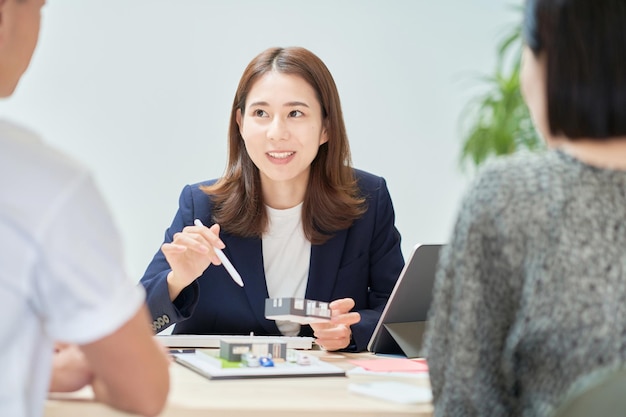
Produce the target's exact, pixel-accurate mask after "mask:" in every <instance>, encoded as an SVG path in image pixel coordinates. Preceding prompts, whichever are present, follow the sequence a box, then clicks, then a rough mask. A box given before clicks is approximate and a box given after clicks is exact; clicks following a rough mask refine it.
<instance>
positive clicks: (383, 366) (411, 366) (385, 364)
mask: <svg viewBox="0 0 626 417" xmlns="http://www.w3.org/2000/svg"><path fill="white" fill-rule="evenodd" d="M350 363H352V364H354V365H356V366H360V367H361V368H363V369H365V370H367V371H376V372H428V364H427V363H426V361H425V360H424V359H406V358H385V359H362V360H352V361H350Z"/></svg>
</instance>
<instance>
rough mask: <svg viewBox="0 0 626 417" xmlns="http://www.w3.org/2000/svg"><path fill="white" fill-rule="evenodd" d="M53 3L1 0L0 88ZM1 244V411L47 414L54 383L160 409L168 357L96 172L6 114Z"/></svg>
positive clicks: (0, 175)
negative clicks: (132, 273) (126, 263)
mask: <svg viewBox="0 0 626 417" xmlns="http://www.w3.org/2000/svg"><path fill="white" fill-rule="evenodd" d="M44 3H45V1H44V0H0V96H1V97H8V96H10V95H12V94H13V91H14V90H15V88H16V86H17V84H18V82H19V79H20V77H21V75H22V74H23V73H24V71H25V70H26V68H27V67H28V64H29V62H30V59H31V56H32V53H33V51H34V48H35V46H36V44H37V39H38V36H39V25H40V20H41V8H42V7H43V5H44ZM0 249H1V250H0V265H1V266H2V267H1V268H0V302H2V307H3V310H4V312H5V313H4V320H3V324H2V326H0V368H1V369H2V372H0V416H3V417H4V416H6V417H9V416H10V417H36V416H41V415H42V413H43V407H44V401H45V398H46V395H47V392H48V390H50V391H72V390H76V389H79V388H81V387H84V386H86V385H88V384H91V386H92V387H93V391H94V394H95V397H96V399H97V400H99V401H102V402H104V403H106V404H109V405H110V406H112V407H115V408H117V409H120V410H124V411H129V412H134V413H139V414H142V415H147V416H153V415H157V414H158V413H160V412H161V410H162V409H163V407H164V404H165V402H166V400H167V394H168V391H169V370H168V366H169V361H168V359H167V356H166V354H165V352H164V350H163V348H162V347H161V346H160V345H159V344H158V342H157V341H155V340H154V338H153V337H152V332H151V330H150V328H149V322H148V320H149V319H148V314H147V309H146V307H145V305H144V299H145V293H144V291H143V289H142V287H141V286H139V285H137V284H135V283H133V282H132V280H130V279H129V277H128V276H127V274H126V273H125V269H124V262H123V256H122V250H121V248H120V238H119V236H118V234H117V232H116V228H115V226H114V224H113V222H112V218H111V215H110V213H109V212H108V209H107V207H106V204H105V202H104V201H103V199H102V196H101V195H100V193H99V192H98V189H97V187H96V186H95V184H94V181H93V179H92V177H91V176H90V174H89V172H88V171H87V170H86V169H85V168H84V167H83V166H81V165H80V164H78V163H76V162H74V161H72V160H71V159H70V158H68V157H67V156H65V155H63V154H62V153H60V152H58V151H56V150H54V149H52V148H50V147H48V146H46V145H45V144H44V143H42V142H41V141H40V140H39V138H38V137H37V136H36V135H35V134H33V133H32V132H30V131H29V130H27V129H25V128H22V127H19V126H16V125H14V124H11V123H9V122H4V121H3V122H0Z"/></svg>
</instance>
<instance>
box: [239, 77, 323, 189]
mask: <svg viewBox="0 0 626 417" xmlns="http://www.w3.org/2000/svg"><path fill="white" fill-rule="evenodd" d="M237 124H238V125H239V131H240V133H241V136H242V137H243V140H244V142H245V146H246V150H247V152H248V155H249V156H250V159H252V161H253V162H254V164H255V165H256V166H257V168H258V169H259V172H260V176H261V185H262V187H263V189H264V192H266V191H267V189H268V188H275V187H277V186H281V185H282V184H285V185H288V186H289V187H294V186H295V187H297V190H299V191H301V193H302V194H303V193H304V190H306V186H307V183H308V177H309V171H310V169H311V162H312V161H313V159H315V156H316V155H317V151H318V149H319V147H320V145H322V144H323V143H326V141H327V140H328V138H327V135H326V129H325V128H324V121H323V119H322V109H321V105H320V103H319V101H318V99H317V95H316V94H315V91H314V90H313V88H312V87H311V86H310V85H309V84H308V83H307V82H306V81H304V79H302V78H300V77H298V76H295V75H288V74H281V73H279V72H275V71H271V72H268V73H267V74H265V75H263V76H262V77H261V78H259V79H258V80H257V81H256V82H255V83H254V84H253V85H252V88H251V89H250V92H249V93H248V96H247V98H246V107H245V109H244V112H243V114H242V113H241V112H240V111H238V112H237Z"/></svg>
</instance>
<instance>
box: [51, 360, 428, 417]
mask: <svg viewBox="0 0 626 417" xmlns="http://www.w3.org/2000/svg"><path fill="white" fill-rule="evenodd" d="M311 354H314V355H318V356H320V357H321V358H322V359H324V360H329V361H332V363H334V364H336V365H337V366H340V367H342V368H344V369H346V370H347V369H350V368H351V367H353V365H352V364H350V363H349V360H350V359H368V358H376V356H374V355H372V354H370V353H357V354H354V353H345V354H341V355H328V354H325V353H324V352H320V351H311ZM170 372H171V389H170V395H169V398H168V402H167V406H166V408H165V410H164V411H163V413H162V414H161V416H163V417H196V416H197V417H200V416H202V417H209V416H210V417H213V416H220V417H221V416H224V417H235V416H246V417H294V416H304V417H307V416H311V417H312V416H315V417H320V416H324V417H333V416H337V417H349V416H354V417H357V416H358V417H373V416H379V417H383V416H384V417H392V416H413V417H426V416H431V415H432V405H431V404H428V403H425V404H413V405H405V404H398V403H393V402H390V401H385V400H379V399H375V398H370V397H366V396H362V395H357V394H353V393H351V392H349V391H348V384H349V383H351V382H358V381H355V380H354V379H352V378H348V377H300V378H259V379H235V380H209V379H207V378H205V377H203V376H201V375H199V374H197V373H195V372H194V371H192V370H190V369H187V368H185V367H183V366H182V365H179V364H177V363H172V365H171V368H170ZM424 385H426V386H427V385H428V382H427V379H425V380H424ZM44 416H45V417H86V416H89V417H115V416H117V417H121V416H129V414H127V413H121V412H119V411H115V410H112V409H110V408H109V407H106V406H104V405H102V404H99V403H97V402H94V401H93V393H92V392H91V390H90V389H83V390H81V391H78V392H76V393H71V394H62V395H58V394H55V395H54V396H53V397H51V398H50V399H49V400H48V401H47V403H46V408H45V412H44Z"/></svg>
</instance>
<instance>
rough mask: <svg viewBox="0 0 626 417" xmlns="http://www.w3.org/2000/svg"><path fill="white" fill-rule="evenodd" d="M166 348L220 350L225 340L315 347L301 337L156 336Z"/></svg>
mask: <svg viewBox="0 0 626 417" xmlns="http://www.w3.org/2000/svg"><path fill="white" fill-rule="evenodd" d="M155 337H156V338H157V340H158V341H160V342H161V343H162V344H163V345H164V346H166V347H177V348H178V347H180V348H187V347H191V348H219V347H220V341H221V340H224V339H228V340H235V341H240V342H246V341H250V342H254V343H268V342H274V341H277V342H285V343H287V349H311V348H312V347H313V340H315V339H314V338H313V337H301V336H256V335H252V336H249V335H237V336H232V335H216V334H168V335H156V336H155Z"/></svg>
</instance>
